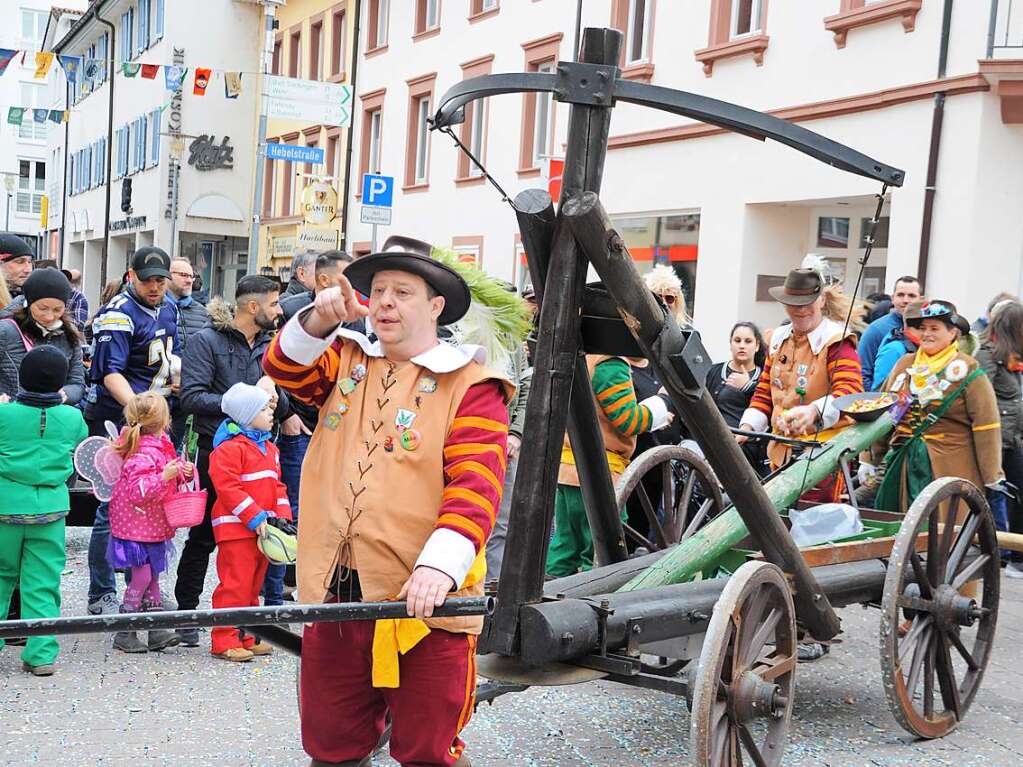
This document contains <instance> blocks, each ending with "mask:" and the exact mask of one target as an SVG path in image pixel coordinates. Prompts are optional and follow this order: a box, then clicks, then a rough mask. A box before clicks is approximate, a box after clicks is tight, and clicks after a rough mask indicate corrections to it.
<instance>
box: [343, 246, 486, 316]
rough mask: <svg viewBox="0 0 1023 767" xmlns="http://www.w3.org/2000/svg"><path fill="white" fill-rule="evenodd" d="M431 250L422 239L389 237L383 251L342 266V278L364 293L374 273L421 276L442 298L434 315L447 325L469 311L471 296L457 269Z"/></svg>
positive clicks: (368, 288)
mask: <svg viewBox="0 0 1023 767" xmlns="http://www.w3.org/2000/svg"><path fill="white" fill-rule="evenodd" d="M432 250H433V246H431V245H430V244H429V243H427V242H423V241H422V240H415V239H412V238H411V237H399V236H395V237H388V238H387V241H386V242H385V243H384V249H383V250H382V251H380V252H379V253H370V254H369V255H368V256H363V257H362V258H358V259H356V260H355V261H353V262H352V263H350V264H349V265H348V266H347V267H346V268H345V277H347V278H348V281H349V282H351V283H352V287H353V288H355V289H356V290H357V291H359V292H360V293H362V294H363V295H364V296H368V295H369V294H370V292H371V290H372V287H373V275H375V274H376V273H377V272H383V271H387V270H394V271H399V272H408V273H409V274H414V275H416V276H418V277H422V278H423V279H424V280H426V283H427V284H428V285H429V286H430V287H431V288H433V289H434V290H435V291H437V293H438V295H441V296H443V297H444V310H443V311H442V312H441V313H440V317H438V318H437V324H438V325H450V324H452V323H453V322H458V320H460V319H462V317H464V316H465V313H466V312H467V311H469V304H470V303H471V302H472V295H471V294H470V293H469V286H468V285H466V284H465V280H463V279H462V277H461V275H460V274H459V273H458V272H456V271H455V270H454V269H452V268H451V267H448V266H445V265H444V264H442V263H440V262H439V261H437V260H435V259H433V258H431V257H430V252H431V251H432Z"/></svg>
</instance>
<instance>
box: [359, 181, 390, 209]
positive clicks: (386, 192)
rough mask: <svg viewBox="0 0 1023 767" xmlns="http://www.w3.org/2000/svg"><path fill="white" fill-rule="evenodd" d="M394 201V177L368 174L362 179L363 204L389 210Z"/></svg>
mask: <svg viewBox="0 0 1023 767" xmlns="http://www.w3.org/2000/svg"><path fill="white" fill-rule="evenodd" d="M393 200H394V176H379V175H377V174H375V173H366V174H364V175H363V177H362V204H363V205H364V206H366V205H371V206H373V207H375V208H389V207H391V204H392V201H393Z"/></svg>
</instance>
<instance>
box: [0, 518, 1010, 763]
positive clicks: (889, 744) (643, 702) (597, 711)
mask: <svg viewBox="0 0 1023 767" xmlns="http://www.w3.org/2000/svg"><path fill="white" fill-rule="evenodd" d="M68 542H69V559H68V567H67V570H68V572H67V574H66V575H65V580H64V594H65V598H66V602H65V612H66V613H67V614H69V615H70V614H80V613H81V612H83V610H84V594H85V591H86V583H87V568H86V563H85V549H86V545H87V543H88V530H87V529H83V528H72V529H70V530H69V533H68ZM210 574H211V577H210V579H209V580H208V587H207V590H206V594H205V596H206V597H207V599H208V597H209V594H210V591H211V589H212V584H213V577H212V575H213V569H212V568H211V571H210ZM842 617H843V621H844V625H845V627H846V633H845V634H844V635H843V643H842V644H841V645H840V646H838V647H837V648H835V650H834V651H833V652H832V653H831V655H830V656H828V657H827V658H825V659H824V660H822V661H820V662H818V663H816V664H814V665H813V666H810V667H807V666H800V668H799V672H798V675H797V699H796V708H795V715H794V720H793V728H792V734H791V736H790V739H789V744H788V749H787V752H786V758H785V762H784V763H785V765H787V766H789V767H858V766H859V765H863V766H864V767H867V766H870V767H873V766H875V765H876V766H877V767H909V765H912V766H913V767H931V766H932V765H933V766H936V765H955V766H956V767H972V766H973V765H978V766H979V765H984V766H985V767H1011V766H1012V765H1019V764H1023V731H1021V728H1020V724H1021V716H1020V714H1019V712H1020V710H1021V707H1023V673H1021V665H1020V664H1019V663H1018V660H1016V659H1015V654H1016V652H1017V648H1018V647H1019V646H1020V641H1021V639H1023V630H1021V628H1020V625H1021V619H1023V584H1020V583H1019V582H1018V581H1011V580H1005V581H1003V599H1002V608H1001V614H1000V618H999V628H998V642H997V645H996V648H995V655H994V659H993V661H992V663H991V665H990V666H989V667H988V673H987V677H986V679H985V682H984V687H983V689H982V690H981V692H980V694H979V696H978V698H977V700H976V701H975V702H974V705H973V708H972V709H971V710H970V713H969V717H968V718H967V720H966V722H965V724H964V725H963V726H962V727H961V728H960V729H959V730H958V731H956V732H955V733H953V734H952V735H951V736H950V737H947V738H945V739H943V740H936V741H931V742H923V741H919V742H914V741H913V740H911V739H910V738H909V737H908V736H907V735H906V734H905V733H904V732H903V731H902V730H901V729H900V728H899V727H898V726H897V725H896V723H895V721H894V719H893V718H892V716H891V714H890V713H889V711H888V707H887V705H886V703H885V700H884V692H883V689H882V686H881V679H880V672H879V670H878V668H879V666H878V659H877V649H876V647H877V620H878V613H877V612H876V611H874V610H864V609H861V608H850V609H847V610H845V611H843V613H842ZM204 642H207V643H208V635H204ZM18 652H19V650H18V649H16V648H8V649H4V650H3V651H0V712H2V714H0V721H2V723H3V728H2V734H0V753H2V756H0V763H2V764H4V765H11V766H12V767H14V766H17V767H20V766H21V765H30V764H46V765H53V766H54V767H56V766H57V765H76V766H78V765H103V767H130V766H133V765H137V764H146V765H166V766H167V767H171V766H176V765H182V764H188V765H190V766H191V767H200V765H232V766H234V765H260V766H261V765H304V764H306V763H307V759H306V758H305V756H304V755H303V752H302V748H301V744H300V742H299V738H298V714H297V709H296V702H295V673H296V662H295V660H294V659H292V658H290V657H288V656H286V655H284V654H283V653H280V654H277V655H275V656H273V657H271V658H268V659H257V660H256V661H254V662H252V663H248V664H238V665H235V664H230V663H224V662H221V661H217V660H214V659H213V658H211V657H210V656H209V654H208V645H207V646H206V647H204V648H197V649H185V648H180V647H179V648H175V649H172V650H169V651H166V652H164V653H161V654H156V653H152V654H147V655H141V656H127V655H124V654H122V653H119V652H116V651H114V650H112V649H111V647H110V640H109V638H108V637H99V636H80V637H69V638H67V639H65V640H63V642H62V654H61V656H60V658H59V659H58V664H59V670H58V673H57V674H56V675H55V676H53V677H51V678H49V679H36V678H33V677H31V676H29V675H27V674H24V673H22V671H21V670H20V667H21V662H20V660H19V658H18ZM688 731H689V717H688V714H687V712H686V709H685V703H684V701H682V700H680V699H677V698H674V697H672V696H668V695H663V694H660V693H655V692H648V691H644V690H637V689H632V688H628V687H624V686H621V685H614V684H609V683H604V682H594V683H590V684H584V685H578V686H575V687H567V688H534V689H531V690H528V691H526V692H524V693H520V694H517V695H509V696H505V697H503V698H500V699H499V700H497V701H496V702H495V704H494V705H493V706H487V705H484V706H482V707H481V708H480V710H479V712H478V713H477V714H476V716H475V717H474V718H473V720H472V723H471V724H470V726H469V728H468V731H467V733H466V740H467V741H468V743H469V747H470V750H469V752H468V753H469V754H471V756H472V760H473V764H474V765H484V766H486V767H498V766H508V767H511V766H512V765H516V766H518V765H528V766H530V767H533V766H535V767H540V766H541V765H543V766H544V767H546V766H548V765H550V766H552V767H553V766H554V765H559V766H566V767H567V766H569V765H572V766H573V767H574V766H579V767H582V766H583V765H630V766H631V765H635V766H636V767H655V766H656V767H660V766H661V765H665V766H667V765H673V766H674V765H679V766H680V767H681V766H682V765H688V761H687V759H688V756H687V750H686V749H687V741H688ZM394 764H395V763H394V762H392V761H391V760H390V759H388V758H385V757H378V758H377V760H376V761H375V765H378V766H379V767H382V766H384V765H388V766H392V765H394Z"/></svg>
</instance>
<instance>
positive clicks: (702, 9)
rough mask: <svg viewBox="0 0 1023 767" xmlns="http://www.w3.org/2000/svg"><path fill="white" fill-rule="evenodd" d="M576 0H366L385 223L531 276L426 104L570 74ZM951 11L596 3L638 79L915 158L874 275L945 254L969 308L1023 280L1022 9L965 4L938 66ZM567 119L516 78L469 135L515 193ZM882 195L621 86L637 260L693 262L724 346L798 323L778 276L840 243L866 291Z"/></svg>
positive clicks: (366, 108)
mask: <svg viewBox="0 0 1023 767" xmlns="http://www.w3.org/2000/svg"><path fill="white" fill-rule="evenodd" d="M575 5H576V4H575V3H568V2H557V1H556V0H538V1H537V2H529V3H524V2H512V0H458V1H455V0H447V2H444V3H439V2H435V0H418V2H408V3H404V2H403V3H397V2H393V0H392V2H390V3H389V2H387V0H366V2H364V3H363V18H362V19H361V25H360V26H361V30H362V39H361V40H360V51H361V58H360V61H359V72H358V82H357V84H356V101H357V112H356V118H355V119H356V123H355V126H354V128H355V142H354V148H353V158H354V161H353V172H354V173H358V174H361V173H363V172H367V171H379V172H381V173H384V174H385V175H393V176H394V177H395V178H396V187H397V189H396V193H395V201H394V216H393V220H394V223H393V225H392V227H390V228H382V229H381V231H380V235H379V236H380V239H381V240H382V239H383V238H384V237H386V234H387V233H389V232H395V233H398V232H400V233H406V234H410V235H413V236H419V237H423V238H425V239H430V240H432V241H433V242H435V243H438V244H448V245H453V246H455V247H456V248H458V249H459V250H461V251H462V252H464V253H465V254H466V256H467V258H475V259H477V260H478V261H479V262H480V263H481V264H482V266H483V267H484V268H485V269H487V270H488V271H490V272H492V273H494V274H496V275H498V276H501V277H504V278H506V279H510V280H513V281H515V282H518V283H520V284H521V282H522V281H523V280H524V279H525V275H524V273H523V265H522V260H521V253H520V248H519V246H518V244H517V243H518V238H517V229H516V224H515V218H514V216H513V215H512V213H511V211H510V210H509V209H508V207H507V206H506V205H504V204H503V203H501V202H500V198H499V196H498V195H497V193H496V192H495V191H494V190H493V189H491V188H490V187H489V185H487V184H486V183H485V181H484V180H482V179H481V178H480V177H479V175H478V174H476V173H473V172H472V170H470V169H469V168H468V163H467V162H466V161H465V160H464V159H462V158H460V157H459V153H458V152H457V151H456V149H455V148H454V147H453V146H452V145H451V142H450V140H449V139H448V138H447V137H446V136H443V135H441V134H436V133H434V134H428V133H426V132H425V130H424V125H423V115H425V114H428V113H431V112H432V111H434V109H435V106H436V103H437V100H438V99H439V97H440V96H441V95H442V94H443V93H444V92H445V91H446V90H447V89H448V88H449V87H451V86H452V85H454V84H455V83H456V82H458V81H459V80H461V79H463V78H464V77H470V76H474V75H477V74H486V73H489V72H493V73H498V72H514V71H523V70H532V71H550V70H551V69H552V68H553V66H554V62H555V61H556V60H557V59H559V58H560V59H570V58H573V50H572V49H573V46H574V38H575ZM944 5H945V3H944V2H943V1H942V0H826V2H818V3H780V2H776V3H771V4H770V7H768V3H767V1H766V0H700V2H695V1H692V2H666V0H659V1H658V0H605V1H604V2H595V1H593V0H590V2H587V3H586V4H585V6H584V16H583V18H582V24H583V26H609V25H610V26H616V27H618V28H620V29H622V30H624V31H625V53H624V55H623V61H622V66H623V76H625V77H629V78H631V79H636V80H640V81H644V82H650V83H653V84H655V85H663V86H666V87H670V88H675V89H678V90H683V91H690V92H694V93H698V94H701V95H706V96H711V97H714V98H718V99H722V100H725V101H730V102H733V103H737V104H741V105H743V106H748V107H751V108H754V109H757V110H760V111H765V112H770V113H772V114H775V115H777V116H779V117H782V118H785V119H789V120H792V121H795V122H798V123H799V124H801V125H803V126H804V127H806V128H808V129H810V130H813V131H816V132H818V133H821V134H823V135H825V136H827V137H829V138H832V139H835V140H837V141H839V142H841V143H844V144H847V145H849V146H851V147H853V148H854V149H857V150H859V151H861V152H864V153H866V154H868V155H871V156H873V157H875V158H877V159H878V160H881V161H882V162H885V163H888V164H891V165H894V166H897V167H899V168H902V169H904V170H905V171H906V183H905V185H904V186H903V187H902V188H900V189H891V190H889V192H888V195H887V197H886V200H885V204H884V208H883V219H882V223H881V226H880V227H879V229H878V231H877V233H876V237H875V249H874V253H873V255H872V257H871V260H870V263H869V264H868V265H867V270H866V271H865V272H864V281H863V285H862V286H861V291H860V293H861V295H867V294H869V293H871V292H875V291H887V290H889V289H890V288H891V286H892V285H891V283H892V282H893V281H894V278H895V277H897V276H900V275H903V274H917V273H919V272H921V271H926V274H921V276H922V277H924V278H925V280H926V288H927V292H928V294H929V295H931V296H933V297H942V298H946V299H948V300H951V301H954V302H955V303H957V304H958V305H959V307H960V309H961V310H962V311H963V313H965V314H967V315H969V316H971V317H972V316H975V315H977V314H979V313H982V311H983V309H984V307H985V306H986V304H987V302H988V300H989V299H990V298H991V297H992V296H993V295H994V294H995V293H997V292H999V291H1002V290H1008V291H1010V292H1014V293H1020V292H1023V217H1021V216H1019V214H1018V212H1017V210H1018V208H1019V207H1020V202H1021V200H1023V176H1020V174H1019V173H1018V172H1017V171H1016V169H1018V168H1019V167H1021V162H1023V128H1021V127H1020V121H1021V120H1023V114H1021V113H1023V105H1021V104H1020V103H1019V102H1020V100H1021V99H1023V82H1021V78H1023V61H1019V60H1016V58H1014V55H1015V54H1019V53H1020V51H1018V50H1016V49H1015V48H1014V47H1013V46H1017V47H1018V46H1020V45H1021V44H1023V10H1021V9H1019V8H1017V9H1016V10H1015V12H1014V11H1013V10H1012V4H1011V3H1008V2H1007V1H1006V0H1002V1H1001V2H997V1H996V2H995V3H979V2H978V3H953V4H952V13H951V17H950V23H949V25H948V27H947V30H945V31H946V32H947V40H948V53H947V57H946V61H945V64H944V72H943V74H942V75H941V76H939V73H938V66H939V58H940V51H941V48H942V37H943V24H942V16H943V7H944ZM992 11H993V14H992ZM1021 58H1023V57H1021ZM937 94H944V95H943V99H944V109H943V124H942V127H941V130H940V142H938V148H937V151H936V152H933V154H932V134H933V131H932V125H933V124H934V117H935V104H936V101H937V100H939V99H937V98H936V96H937ZM567 116H568V107H567V106H566V105H559V104H557V103H553V102H551V101H550V100H549V99H547V98H543V97H535V96H501V97H496V98H492V99H490V100H489V103H487V104H486V105H485V106H484V107H483V109H482V110H481V111H479V112H477V113H476V114H470V115H469V116H468V117H469V119H468V120H467V121H466V125H465V126H464V127H463V128H462V129H461V130H462V134H461V137H462V140H463V141H464V142H465V143H467V144H470V145H471V146H473V147H474V148H475V149H476V150H478V151H479V152H480V154H481V156H482V157H483V158H484V164H485V165H486V166H487V168H488V170H489V171H490V172H491V173H492V174H493V175H494V176H495V177H496V178H497V179H498V181H499V182H500V183H501V184H502V185H503V186H504V187H505V189H506V190H507V191H508V192H509V194H510V195H511V196H514V194H515V193H516V192H518V191H520V190H521V189H524V188H528V187H531V186H540V187H542V186H545V185H546V183H547V179H546V161H545V160H546V157H547V156H549V155H554V156H560V155H562V154H563V151H564V139H565V131H566V128H567ZM932 156H933V158H934V159H935V162H936V165H935V168H936V173H935V179H934V181H935V183H934V191H933V195H932V197H933V202H932V203H928V201H927V197H928V195H927V194H926V187H927V186H928V184H927V180H928V172H927V171H928V165H929V161H930V160H931V159H932ZM358 186H359V185H358V184H353V189H354V190H355V191H356V192H358V191H359V189H358ZM879 191H880V184H879V183H875V182H873V181H870V180H868V179H865V178H861V177H858V176H854V175H851V174H848V173H845V172H843V171H839V170H836V169H834V168H831V167H829V166H827V165H824V164H822V163H820V162H817V161H815V160H813V159H810V158H808V157H805V156H803V155H801V154H799V153H797V152H795V151H793V150H791V149H789V148H787V147H784V146H781V145H779V144H775V143H771V142H767V143H761V142H758V141H755V140H752V139H749V138H746V137H743V136H739V135H736V134H730V133H725V132H723V131H720V130H717V129H714V128H712V127H710V126H706V125H703V124H700V123H694V122H691V121H687V120H684V119H682V118H679V117H677V116H673V115H670V114H667V113H662V112H657V111H653V110H649V109H641V108H638V107H634V106H631V105H626V104H619V105H618V106H617V107H616V109H615V112H614V116H613V118H612V122H611V139H610V148H609V152H608V157H607V163H606V167H605V172H604V180H603V189H602V192H601V195H602V199H603V201H604V205H605V207H606V208H607V209H608V211H609V212H610V213H611V214H612V216H613V217H614V218H615V220H616V222H617V223H618V225H619V227H620V229H621V230H622V234H623V236H624V237H625V240H626V242H627V243H628V245H629V246H630V250H631V251H632V253H633V256H634V257H635V258H636V260H637V262H638V265H639V267H640V269H641V270H646V269H648V268H650V266H651V265H652V264H653V263H655V262H665V263H670V264H671V265H672V266H673V267H674V268H675V270H676V271H677V272H678V273H679V275H680V277H681V278H682V280H683V282H684V283H685V287H686V293H687V297H688V298H689V299H690V301H691V303H692V306H691V308H692V309H693V311H694V315H695V322H696V325H697V327H698V328H699V329H700V330H701V331H702V333H703V335H704V338H705V342H706V343H707V345H708V347H709V348H710V349H711V351H712V352H713V353H714V354H715V356H716V357H718V358H720V357H721V356H722V355H723V354H724V353H725V352H726V348H727V333H728V330H729V328H730V327H731V324H732V323H733V322H734V321H736V320H740V319H752V320H755V321H757V322H759V323H761V324H762V325H765V326H771V325H774V324H776V323H777V322H778V321H779V319H780V318H781V317H782V314H781V312H780V311H779V307H778V306H777V305H776V304H774V303H773V302H771V301H769V300H767V295H766V289H767V287H769V286H771V285H773V284H777V282H778V280H780V279H781V278H782V276H783V275H784V274H785V273H786V271H788V269H790V268H792V267H794V266H796V265H798V263H799V262H800V260H801V259H802V258H803V256H805V255H806V254H807V253H810V252H816V253H820V254H821V255H823V256H825V257H826V258H828V260H829V262H831V263H832V265H833V267H834V271H835V272H836V273H838V274H840V275H841V274H844V275H846V277H847V282H848V283H850V286H851V283H852V282H853V281H854V280H855V278H856V276H857V273H858V271H859V264H858V259H859V258H860V256H861V255H862V253H863V247H862V246H863V245H864V244H865V243H864V236H865V231H866V230H865V219H869V217H870V216H871V215H872V213H873V210H874V207H875V201H876V198H875V195H876V194H877V193H878V192H879ZM350 203H351V204H350V210H349V216H348V227H347V231H348V232H349V236H348V245H349V247H350V248H351V249H353V250H356V251H365V250H366V249H367V248H368V247H369V240H370V234H371V230H370V227H369V226H367V225H362V224H360V223H359V204H360V203H361V200H360V199H359V197H358V195H355V196H354V197H353V199H352V200H351V201H350ZM928 209H929V211H930V212H929V214H928V213H927V211H928ZM928 217H929V219H930V222H931V223H930V226H929V227H925V225H924V222H925V221H926V220H927V219H928ZM928 229H929V237H928V234H927V231H926V230H928ZM922 243H925V245H924V246H923V247H922Z"/></svg>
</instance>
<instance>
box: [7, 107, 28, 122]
mask: <svg viewBox="0 0 1023 767" xmlns="http://www.w3.org/2000/svg"><path fill="white" fill-rule="evenodd" d="M24 119H25V107H11V108H10V109H8V110H7V122H8V123H9V124H11V125H21V121H22V120H24Z"/></svg>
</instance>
